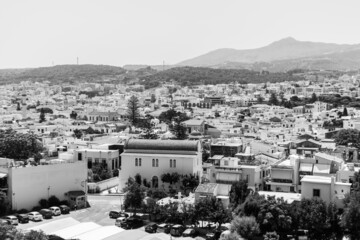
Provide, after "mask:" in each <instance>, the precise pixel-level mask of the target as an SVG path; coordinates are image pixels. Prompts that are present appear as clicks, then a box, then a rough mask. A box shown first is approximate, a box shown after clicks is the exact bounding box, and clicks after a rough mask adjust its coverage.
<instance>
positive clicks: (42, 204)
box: [39, 199, 49, 208]
mask: <svg viewBox="0 0 360 240" xmlns="http://www.w3.org/2000/svg"><path fill="white" fill-rule="evenodd" d="M39 205H40V207H41V208H48V207H49V202H48V200H46V199H41V200H40V201H39Z"/></svg>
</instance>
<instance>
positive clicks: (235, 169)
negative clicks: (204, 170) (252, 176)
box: [215, 167, 242, 173]
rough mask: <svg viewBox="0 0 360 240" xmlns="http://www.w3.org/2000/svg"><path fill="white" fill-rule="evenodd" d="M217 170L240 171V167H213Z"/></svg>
mask: <svg viewBox="0 0 360 240" xmlns="http://www.w3.org/2000/svg"><path fill="white" fill-rule="evenodd" d="M215 169H216V171H218V172H236V173H242V170H241V168H232V167H215Z"/></svg>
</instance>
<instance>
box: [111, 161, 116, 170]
mask: <svg viewBox="0 0 360 240" xmlns="http://www.w3.org/2000/svg"><path fill="white" fill-rule="evenodd" d="M114 168H115V159H113V160H112V164H111V169H113V170H114Z"/></svg>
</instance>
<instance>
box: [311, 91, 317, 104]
mask: <svg viewBox="0 0 360 240" xmlns="http://www.w3.org/2000/svg"><path fill="white" fill-rule="evenodd" d="M317 100H318V98H317V96H316V94H315V93H313V94H312V95H311V98H310V103H314V102H316V101H317Z"/></svg>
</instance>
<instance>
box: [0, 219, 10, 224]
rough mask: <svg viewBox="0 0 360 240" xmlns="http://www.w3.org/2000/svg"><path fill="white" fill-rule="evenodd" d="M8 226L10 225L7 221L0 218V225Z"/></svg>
mask: <svg viewBox="0 0 360 240" xmlns="http://www.w3.org/2000/svg"><path fill="white" fill-rule="evenodd" d="M8 224H10V223H9V221H8V220H5V219H3V218H0V225H8Z"/></svg>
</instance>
